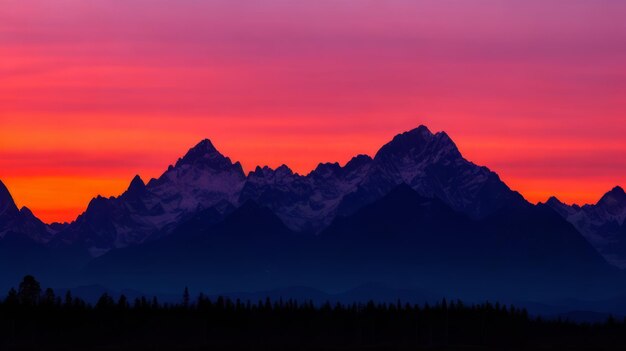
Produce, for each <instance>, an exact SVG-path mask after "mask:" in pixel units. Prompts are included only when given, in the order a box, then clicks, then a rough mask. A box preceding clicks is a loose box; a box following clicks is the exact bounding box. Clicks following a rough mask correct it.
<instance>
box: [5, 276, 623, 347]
mask: <svg viewBox="0 0 626 351" xmlns="http://www.w3.org/2000/svg"><path fill="white" fill-rule="evenodd" d="M229 349H244V350H259V349H262V350H416V349H419V350H422V349H423V350H536V349H545V350H562V349H571V350H585V349H588V350H599V349H610V350H618V349H626V324H625V323H624V321H618V320H614V319H611V318H609V319H608V320H607V321H606V322H604V323H601V324H576V323H573V322H568V321H561V320H542V319H540V318H531V317H529V316H528V313H527V312H526V311H525V310H524V309H520V308H516V307H514V306H504V305H500V304H498V303H495V304H492V303H483V304H478V305H465V304H463V303H462V302H460V301H446V300H442V301H441V302H440V303H437V304H435V305H430V306H429V305H421V306H417V305H412V304H403V303H402V302H401V301H398V302H397V303H392V304H376V303H373V302H370V303H367V304H352V305H331V304H324V305H315V304H313V303H312V302H306V301H305V302H297V301H293V300H286V301H285V300H278V301H270V300H269V299H267V300H263V301H253V302H251V301H239V300H236V301H232V300H229V299H224V298H217V299H213V300H211V299H208V298H206V297H204V296H202V295H201V296H199V297H197V298H191V297H190V296H189V295H188V294H187V293H185V294H183V296H182V299H181V302H180V303H179V304H175V305H172V304H161V303H159V301H157V300H156V299H148V298H142V299H137V300H134V301H128V300H127V299H126V298H125V297H124V296H121V297H120V298H119V299H118V300H114V299H113V298H111V297H109V296H108V295H106V294H105V295H103V296H102V297H101V298H100V300H99V301H98V302H97V303H96V304H95V305H93V306H92V305H89V304H86V303H85V302H84V301H82V300H81V299H79V298H74V297H72V296H71V294H70V293H68V294H66V295H65V296H62V297H58V296H55V294H54V292H53V291H52V290H51V289H46V290H45V291H42V289H41V288H40V287H39V284H38V283H37V282H36V281H35V280H34V279H33V278H32V277H26V278H25V279H24V281H23V282H22V283H21V284H20V286H19V289H17V290H11V291H10V292H9V294H8V295H7V296H6V297H5V298H4V299H3V300H2V302H1V303H0V350H229Z"/></svg>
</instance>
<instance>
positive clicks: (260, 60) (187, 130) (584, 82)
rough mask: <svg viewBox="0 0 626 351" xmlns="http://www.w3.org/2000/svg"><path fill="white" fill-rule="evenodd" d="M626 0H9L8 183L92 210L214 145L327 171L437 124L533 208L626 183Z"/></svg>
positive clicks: (24, 196)
mask: <svg viewBox="0 0 626 351" xmlns="http://www.w3.org/2000/svg"><path fill="white" fill-rule="evenodd" d="M625 18H626V1H623V0H595V1H589V0H562V1H550V0H526V1H518V0H508V1H505V0H500V1H495V0H489V1H472V0H458V1H448V0H433V1H418V0H407V1H396V0H387V1H369V0H344V1H341V0H335V1H324V0H315V1H293V0H285V1H275V0H271V1H246V0H227V1H208V0H206V1H192V0H175V1H174V0H171V1H164V0H89V1H85V0H55V1H49V0H38V1H29V0H2V4H1V5H0V180H2V181H3V182H4V183H5V184H6V185H7V187H8V188H9V190H10V191H11V192H12V194H13V196H14V198H15V200H16V202H17V203H18V205H19V206H28V207H29V208H31V209H32V210H33V211H34V212H35V214H36V215H38V216H39V217H40V218H42V219H43V220H45V221H66V220H72V219H74V218H75V217H76V215H77V214H79V213H80V212H82V210H84V208H85V207H86V205H87V203H88V202H89V200H90V199H91V198H92V197H93V196H95V195H97V194H102V195H105V196H110V195H117V194H119V193H121V192H122V191H123V190H124V189H125V188H126V187H127V186H128V183H129V182H130V180H131V179H132V177H133V176H134V175H135V174H139V175H141V176H142V178H144V179H145V180H148V179H149V178H151V177H157V176H159V175H160V174H161V173H162V172H163V171H164V170H165V169H166V168H167V166H168V165H169V164H171V163H174V162H175V161H176V159H177V158H178V157H180V156H182V155H183V154H184V153H185V151H186V150H187V149H189V148H190V147H192V146H193V145H194V144H196V143H197V142H198V141H200V140H201V139H203V138H210V139H211V140H212V141H213V143H214V144H215V145H216V146H217V148H218V149H219V150H220V151H221V152H222V153H224V154H225V155H227V156H229V157H231V159H233V160H239V161H241V163H242V164H243V166H244V168H245V169H246V170H250V169H252V168H254V167H255V166H256V165H266V164H267V165H269V166H272V167H275V166H278V165H280V164H282V163H285V164H287V165H289V166H290V167H291V168H292V169H294V170H295V171H298V172H300V173H308V172H309V171H310V170H311V169H312V168H314V167H315V166H316V165H317V164H318V163H319V162H325V161H333V162H334V161H338V162H340V163H345V162H346V161H347V160H349V159H350V158H351V157H352V156H353V155H355V154H358V153H367V154H370V155H373V154H374V153H375V152H376V150H377V149H378V148H379V147H380V146H381V145H382V144H383V143H385V142H386V141H388V140H390V139H391V138H392V137H393V135H395V134H397V133H400V132H402V131H405V130H409V129H412V128H414V127H417V126H418V125H420V124H425V125H427V126H428V127H429V128H430V129H431V130H432V131H440V130H445V131H446V132H447V133H448V134H449V135H450V136H451V137H452V138H453V139H454V140H455V142H456V143H457V145H458V146H459V148H460V150H461V152H462V153H463V154H464V155H465V156H466V157H467V158H468V159H470V160H472V161H474V162H475V163H478V164H481V165H486V166H488V167H490V168H491V169H493V170H494V171H496V172H498V174H500V176H501V177H502V179H503V180H504V181H505V182H506V183H507V184H508V185H509V186H510V187H512V188H513V189H515V190H518V191H520V192H521V193H522V194H523V195H524V196H525V197H526V198H527V199H528V200H530V201H533V202H536V201H544V200H545V199H547V198H548V197H549V196H550V195H556V196H558V197H559V198H560V199H562V200H564V201H565V202H569V203H571V202H576V203H586V202H595V201H597V200H598V198H599V197H600V196H601V195H602V194H603V193H604V192H606V191H608V190H610V189H611V188H612V187H614V186H615V185H618V184H619V185H622V186H626V20H624V19H625Z"/></svg>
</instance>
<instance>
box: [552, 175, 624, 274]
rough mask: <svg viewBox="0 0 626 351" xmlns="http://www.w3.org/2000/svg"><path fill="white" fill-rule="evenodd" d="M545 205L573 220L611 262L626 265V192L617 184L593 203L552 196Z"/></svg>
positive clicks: (570, 220) (571, 221)
mask: <svg viewBox="0 0 626 351" xmlns="http://www.w3.org/2000/svg"><path fill="white" fill-rule="evenodd" d="M546 205H547V206H549V207H551V208H553V209H554V210H555V211H556V212H558V213H559V214H560V215H561V216H562V217H563V218H565V219H566V220H568V221H569V222H570V223H572V224H573V225H574V226H575V227H576V228H577V229H578V230H579V231H580V232H581V233H582V234H583V235H584V236H585V238H587V240H589V242H590V243H591V244H592V245H593V246H594V247H595V248H596V249H598V251H599V252H600V253H601V254H602V255H603V256H604V257H605V258H606V259H607V260H608V261H609V262H610V263H612V264H614V265H616V266H618V267H621V268H626V229H625V228H626V193H625V192H624V189H622V188H621V187H619V186H617V187H615V188H613V189H612V190H611V191H609V192H607V193H606V194H604V195H603V196H602V198H601V199H600V200H599V201H598V202H597V203H596V204H593V205H584V206H578V205H571V206H570V205H566V204H564V203H562V202H561V201H559V200H558V199H557V198H556V197H551V198H550V199H549V200H548V201H547V202H546Z"/></svg>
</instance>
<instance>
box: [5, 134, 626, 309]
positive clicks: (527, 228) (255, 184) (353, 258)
mask: <svg viewBox="0 0 626 351" xmlns="http://www.w3.org/2000/svg"><path fill="white" fill-rule="evenodd" d="M624 208H626V207H625V206H624V191H623V190H622V189H621V188H619V187H616V188H615V189H613V190H612V191H611V192H609V193H607V194H606V195H605V196H604V197H603V198H602V199H601V200H600V201H599V202H598V203H597V204H596V205H586V206H582V207H579V206H567V205H564V204H562V203H561V202H560V201H558V199H556V198H553V199H550V201H548V203H546V204H539V205H533V204H531V203H529V202H527V201H526V200H525V199H524V198H523V197H522V196H521V195H520V194H519V193H517V192H515V191H513V190H511V189H510V188H509V187H508V186H507V185H506V184H505V183H504V182H502V180H501V179H500V178H499V177H498V175H497V174H496V173H495V172H493V171H491V170H489V169H488V168H486V167H482V166H478V165H475V164H474V163H472V162H470V161H468V160H466V159H465V158H464V157H463V156H462V154H461V152H460V151H459V149H458V148H457V146H456V145H455V143H454V142H453V141H452V139H451V138H450V137H449V136H448V135H447V134H446V133H445V132H438V133H432V132H431V131H430V130H429V129H428V128H427V127H425V126H419V127H418V128H415V129H413V130H410V131H407V132H405V133H401V134H399V135H397V136H395V137H394V138H393V139H392V140H391V141H389V142H388V143H386V144H385V145H383V146H382V147H381V148H380V150H378V152H377V153H376V154H375V156H374V157H370V156H367V155H357V156H355V157H354V158H352V159H351V160H350V161H349V162H347V163H346V164H345V165H340V164H338V163H321V164H319V165H318V166H317V167H316V168H315V169H314V170H313V171H311V172H310V173H309V174H306V175H301V174H298V173H295V172H293V171H292V170H291V169H290V168H289V167H288V166H286V165H282V166H280V167H278V168H276V169H272V168H270V167H267V166H265V167H256V168H255V169H254V170H253V171H252V172H249V173H248V174H247V175H246V174H245V173H244V172H243V169H242V167H241V164H239V162H233V161H231V159H230V158H228V157H226V156H224V155H222V154H221V153H220V152H219V151H218V150H217V148H216V147H215V146H214V145H213V143H212V142H211V141H210V140H208V139H205V140H202V141H201V142H200V143H198V144H197V145H196V146H194V147H193V148H191V149H190V150H189V151H188V152H187V153H186V154H185V155H184V156H183V157H181V158H180V159H178V161H177V162H176V163H175V164H174V165H172V166H169V167H168V168H167V170H166V171H165V172H164V173H163V174H162V175H161V176H160V177H159V178H157V179H151V180H150V181H148V182H147V183H145V182H144V181H143V180H142V179H141V178H140V177H139V176H135V177H134V178H133V179H132V180H131V181H130V184H129V186H128V189H127V190H126V191H125V192H124V193H123V194H121V195H120V196H117V197H109V198H104V197H100V196H98V197H96V198H94V199H92V200H91V202H90V203H89V205H88V207H87V209H86V210H85V212H83V213H82V214H81V215H80V216H78V217H77V219H76V220H75V221H73V222H72V223H70V224H67V225H61V224H55V225H49V226H48V225H46V224H43V223H42V222H41V221H39V220H38V219H36V217H35V216H34V215H33V214H32V213H31V212H30V211H29V210H28V209H25V208H23V209H22V210H18V209H17V207H16V206H15V204H14V202H13V200H12V198H11V196H10V194H9V192H8V190H7V189H6V187H4V185H2V184H1V183H0V237H3V239H2V240H0V249H1V248H4V250H5V251H6V252H7V256H6V257H8V258H5V259H6V260H7V264H6V265H3V268H2V270H4V272H9V273H11V274H14V273H15V274H17V273H16V272H19V273H20V274H22V273H33V272H31V271H28V269H30V270H37V272H41V273H42V274H44V278H46V279H50V280H55V279H58V277H60V276H63V279H64V280H63V281H65V282H68V281H71V280H72V279H74V280H76V281H79V282H80V284H85V283H89V284H100V285H105V286H107V287H109V288H116V289H124V288H133V289H137V290H141V291H167V289H169V288H170V287H172V286H192V287H196V288H198V289H205V290H206V291H208V292H211V291H212V292H219V291H265V290H274V289H280V288H282V287H289V286H307V287H309V288H313V289H323V290H326V291H340V290H349V289H351V288H353V287H356V286H361V285H363V284H370V283H371V284H384V285H386V286H393V287H396V288H400V289H411V290H415V289H417V290H435V291H440V292H447V293H450V294H453V293H459V294H461V293H464V294H475V296H486V294H492V295H495V294H502V295H504V296H515V297H518V298H526V299H530V298H547V297H550V296H552V297H554V296H563V295H567V296H571V295H577V294H578V295H580V296H591V295H593V294H601V293H608V292H612V291H619V292H621V291H626V285H625V284H624V283H621V282H622V281H624V280H623V279H622V278H623V277H622V273H621V272H620V271H619V270H617V269H616V268H615V267H613V266H611V265H609V264H608V263H607V262H606V260H609V261H610V262H611V263H614V264H615V263H616V262H619V260H612V258H613V257H615V255H618V253H616V252H617V251H619V252H626V250H622V247H623V248H625V249H626V241H624V243H623V244H622V241H620V240H621V239H620V238H623V237H624V233H625V231H626V229H625V227H624V221H623V219H624V214H625V211H624ZM581 233H582V235H581ZM597 238H600V239H602V240H605V241H606V242H609V243H611V245H612V246H610V247H612V249H611V250H613V251H610V250H609V249H608V247H609V246H601V245H599V244H598V243H599V242H602V241H601V240H596V239H597ZM597 250H598V251H600V253H601V254H602V255H600V254H599V253H598V251H597ZM21 251H24V252H32V254H29V255H26V256H27V257H29V258H30V260H31V261H37V262H38V263H37V265H36V267H35V266H32V265H29V264H28V262H27V261H26V260H25V259H21V258H20V257H19V254H8V253H9V252H17V253H19V252H21ZM60 255H65V256H63V257H65V258H63V259H60V258H59V257H60ZM612 255H613V256H612ZM32 257H38V258H37V259H35V260H33V259H32ZM9 260H15V262H14V263H17V265H16V264H13V265H11V264H9V263H8V262H9ZM54 260H58V261H59V262H65V263H66V266H64V267H65V268H61V267H60V266H59V265H55V264H49V265H48V267H57V268H58V269H56V268H55V269H56V271H53V270H51V269H47V268H46V262H47V261H54ZM68 265H71V266H72V269H69V268H67V266H68ZM22 266H23V267H22ZM16 267H17V268H16ZM33 267H34V268H33ZM70 271H71V273H67V272H70ZM66 273H67V274H66ZM585 294H587V295H585ZM590 294H591V295H590Z"/></svg>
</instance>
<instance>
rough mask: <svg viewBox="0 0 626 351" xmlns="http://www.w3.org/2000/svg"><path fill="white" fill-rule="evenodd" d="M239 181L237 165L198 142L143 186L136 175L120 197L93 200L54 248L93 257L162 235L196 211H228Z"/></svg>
mask: <svg viewBox="0 0 626 351" xmlns="http://www.w3.org/2000/svg"><path fill="white" fill-rule="evenodd" d="M244 180H245V175H244V173H243V170H242V168H241V165H240V164H239V163H238V162H237V163H234V164H233V163H232V162H231V161H230V159H229V158H227V157H224V156H222V154H220V153H219V152H218V151H217V150H216V149H215V147H214V146H213V144H211V142H210V141H209V140H203V141H201V142H200V143H199V144H197V145H196V146H195V147H194V148H192V149H190V150H189V151H188V152H187V154H186V155H185V156H184V157H183V158H181V159H179V160H178V161H177V162H176V165H174V166H170V167H169V168H168V170H167V171H166V172H165V173H163V175H162V176H161V177H159V178H158V179H153V180H151V181H150V182H148V184H147V185H146V184H144V183H143V181H142V180H141V178H139V176H136V177H135V178H134V179H133V180H132V181H131V183H130V186H129V187H128V190H127V191H126V192H124V194H122V195H121V196H119V197H111V198H103V197H100V196H99V197H97V198H95V199H93V200H92V201H91V202H90V203H89V206H88V207H87V210H86V211H85V212H84V213H83V214H81V215H80V216H79V217H78V218H77V219H76V221H74V222H73V223H71V224H70V225H69V227H68V228H66V229H65V230H63V231H62V232H61V233H60V234H59V236H58V238H56V240H55V244H57V245H69V244H75V243H79V244H81V245H82V246H84V247H86V248H89V250H90V252H91V253H92V255H94V256H99V255H101V254H103V253H105V252H107V251H108V250H110V249H112V248H122V247H127V246H131V245H136V244H139V243H142V242H145V241H147V240H151V239H153V238H156V237H159V236H162V235H166V234H167V233H168V232H169V231H170V230H171V229H172V228H173V227H175V226H176V225H178V224H179V223H180V222H182V221H184V220H186V219H187V218H190V217H191V216H193V214H195V213H196V212H198V211H201V210H203V209H207V208H210V207H216V208H218V209H220V211H226V210H228V209H230V208H231V207H233V206H234V204H236V202H237V196H238V193H239V192H240V190H241V188H242V187H243V183H244Z"/></svg>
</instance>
